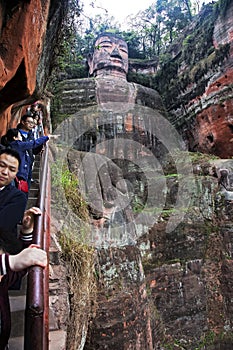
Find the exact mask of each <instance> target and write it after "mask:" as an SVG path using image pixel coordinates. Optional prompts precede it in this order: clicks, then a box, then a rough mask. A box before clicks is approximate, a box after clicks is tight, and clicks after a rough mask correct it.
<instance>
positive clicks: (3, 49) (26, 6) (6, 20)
mask: <svg viewBox="0 0 233 350" xmlns="http://www.w3.org/2000/svg"><path fill="white" fill-rule="evenodd" d="M65 6H66V1H64V2H59V1H57V0H51V1H50V0H46V1H44V0H43V1H42V0H32V1H17V2H15V1H7V2H6V1H0V7H1V9H2V11H1V18H0V25H1V27H0V33H1V37H0V92H1V95H0V135H2V134H3V133H4V132H5V131H6V129H7V128H8V127H9V126H15V125H16V124H17V123H18V119H19V118H20V116H21V114H22V113H23V112H24V110H25V108H24V107H23V106H25V105H30V104H31V103H32V102H34V101H36V100H38V99H41V98H43V97H45V98H46V92H45V91H44V89H45V86H46V83H47V81H48V77H49V74H50V73H51V65H52V64H53V60H54V55H55V51H54V48H55V46H56V43H57V40H58V33H59V30H60V26H61V21H62V18H63V14H64V9H65ZM47 97H48V96H47ZM45 103H46V102H45Z"/></svg>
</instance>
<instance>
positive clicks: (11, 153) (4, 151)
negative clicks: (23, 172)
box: [0, 148, 21, 166]
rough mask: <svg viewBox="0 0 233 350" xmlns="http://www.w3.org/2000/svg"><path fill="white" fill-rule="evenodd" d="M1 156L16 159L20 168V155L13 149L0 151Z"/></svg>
mask: <svg viewBox="0 0 233 350" xmlns="http://www.w3.org/2000/svg"><path fill="white" fill-rule="evenodd" d="M2 154H8V155H9V156H12V157H14V158H16V159H17V160H18V162H19V166H20V163H21V159H20V155H19V153H18V152H17V151H16V150H15V149H12V148H4V149H0V156H1V155H2Z"/></svg>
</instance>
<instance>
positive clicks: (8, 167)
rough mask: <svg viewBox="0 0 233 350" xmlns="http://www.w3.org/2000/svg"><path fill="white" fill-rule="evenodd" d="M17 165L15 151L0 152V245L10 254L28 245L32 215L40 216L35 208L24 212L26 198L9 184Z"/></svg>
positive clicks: (18, 159) (15, 172) (14, 175)
mask: <svg viewBox="0 0 233 350" xmlns="http://www.w3.org/2000/svg"><path fill="white" fill-rule="evenodd" d="M19 164H20V157H19V154H18V153H17V152H16V151H15V150H13V149H1V150H0V245H1V242H3V243H4V247H5V249H6V251H7V252H8V253H10V254H16V253H18V252H19V251H21V250H22V248H23V246H24V242H27V243H29V244H30V241H31V239H32V231H33V224H34V222H33V218H34V214H36V215H37V214H41V212H40V209H39V208H36V207H33V208H31V209H29V210H27V211H26V212H25V208H26V202H27V198H26V196H25V194H24V193H23V192H22V191H19V190H18V189H17V188H16V187H14V186H12V184H11V183H12V181H13V180H14V179H15V177H16V174H17V172H18V168H19ZM19 223H22V228H21V234H20V239H18V232H17V228H18V224H19Z"/></svg>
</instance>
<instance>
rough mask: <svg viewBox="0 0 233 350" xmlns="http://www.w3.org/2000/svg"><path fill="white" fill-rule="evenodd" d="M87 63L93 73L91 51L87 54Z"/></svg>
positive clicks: (90, 72)
mask: <svg viewBox="0 0 233 350" xmlns="http://www.w3.org/2000/svg"><path fill="white" fill-rule="evenodd" d="M87 63H88V66H89V74H90V75H92V74H93V55H92V54H90V53H89V55H88V56H87Z"/></svg>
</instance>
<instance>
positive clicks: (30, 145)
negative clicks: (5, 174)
mask: <svg viewBox="0 0 233 350" xmlns="http://www.w3.org/2000/svg"><path fill="white" fill-rule="evenodd" d="M48 140H49V137H48V136H41V137H39V138H38V139H36V140H35V139H32V140H29V141H22V136H21V133H20V131H19V130H18V129H9V130H8V131H7V133H6V135H4V136H3V137H2V141H1V142H2V144H3V145H5V146H7V147H9V146H10V147H11V148H12V149H15V150H16V151H17V152H18V153H19V156H20V159H21V163H20V166H19V170H18V173H17V178H18V179H19V180H25V181H27V182H28V187H30V181H31V178H30V170H31V167H32V158H31V155H30V153H29V152H30V151H31V150H33V149H36V148H37V147H39V146H42V145H44V144H45V143H46V142H47V141H48Z"/></svg>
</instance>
